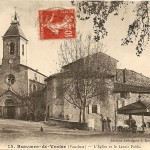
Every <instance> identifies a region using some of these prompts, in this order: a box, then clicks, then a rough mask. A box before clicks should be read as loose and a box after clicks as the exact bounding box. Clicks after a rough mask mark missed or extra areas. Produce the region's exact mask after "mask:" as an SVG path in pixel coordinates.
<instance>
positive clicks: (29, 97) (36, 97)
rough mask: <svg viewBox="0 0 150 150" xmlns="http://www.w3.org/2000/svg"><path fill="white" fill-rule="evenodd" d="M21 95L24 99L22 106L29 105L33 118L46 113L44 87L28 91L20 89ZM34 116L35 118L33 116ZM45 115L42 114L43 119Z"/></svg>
mask: <svg viewBox="0 0 150 150" xmlns="http://www.w3.org/2000/svg"><path fill="white" fill-rule="evenodd" d="M19 95H20V97H21V100H22V107H23V108H25V107H27V109H28V112H26V113H31V114H32V116H31V117H32V119H35V118H36V116H37V113H39V114H38V116H39V117H40V115H42V114H43V115H44V111H45V108H46V102H45V100H44V88H43V89H41V90H38V91H32V92H30V93H28V92H27V91H24V90H22V89H20V90H19ZM38 111H40V112H38ZM33 117H34V118H33ZM43 117H44V116H41V118H40V119H43ZM24 119H25V118H24Z"/></svg>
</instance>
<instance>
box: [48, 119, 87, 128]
mask: <svg viewBox="0 0 150 150" xmlns="http://www.w3.org/2000/svg"><path fill="white" fill-rule="evenodd" d="M46 124H47V125H54V126H60V127H62V128H70V129H78V130H86V129H87V123H80V122H71V121H68V120H61V119H54V118H49V119H48V121H47V123H46Z"/></svg>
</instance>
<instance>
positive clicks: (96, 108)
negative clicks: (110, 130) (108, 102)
mask: <svg viewBox="0 0 150 150" xmlns="http://www.w3.org/2000/svg"><path fill="white" fill-rule="evenodd" d="M88 113H89V114H91V113H97V114H99V113H100V105H99V104H97V105H91V104H89V109H88Z"/></svg>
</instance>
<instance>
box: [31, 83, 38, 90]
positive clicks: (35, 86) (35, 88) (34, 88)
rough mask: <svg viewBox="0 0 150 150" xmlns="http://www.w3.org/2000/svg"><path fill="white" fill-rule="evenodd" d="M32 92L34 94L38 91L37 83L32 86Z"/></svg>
mask: <svg viewBox="0 0 150 150" xmlns="http://www.w3.org/2000/svg"><path fill="white" fill-rule="evenodd" d="M31 90H32V92H36V91H37V85H36V84H35V83H33V84H31Z"/></svg>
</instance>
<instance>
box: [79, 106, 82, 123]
mask: <svg viewBox="0 0 150 150" xmlns="http://www.w3.org/2000/svg"><path fill="white" fill-rule="evenodd" d="M79 122H82V109H81V108H80V114H79Z"/></svg>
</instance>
